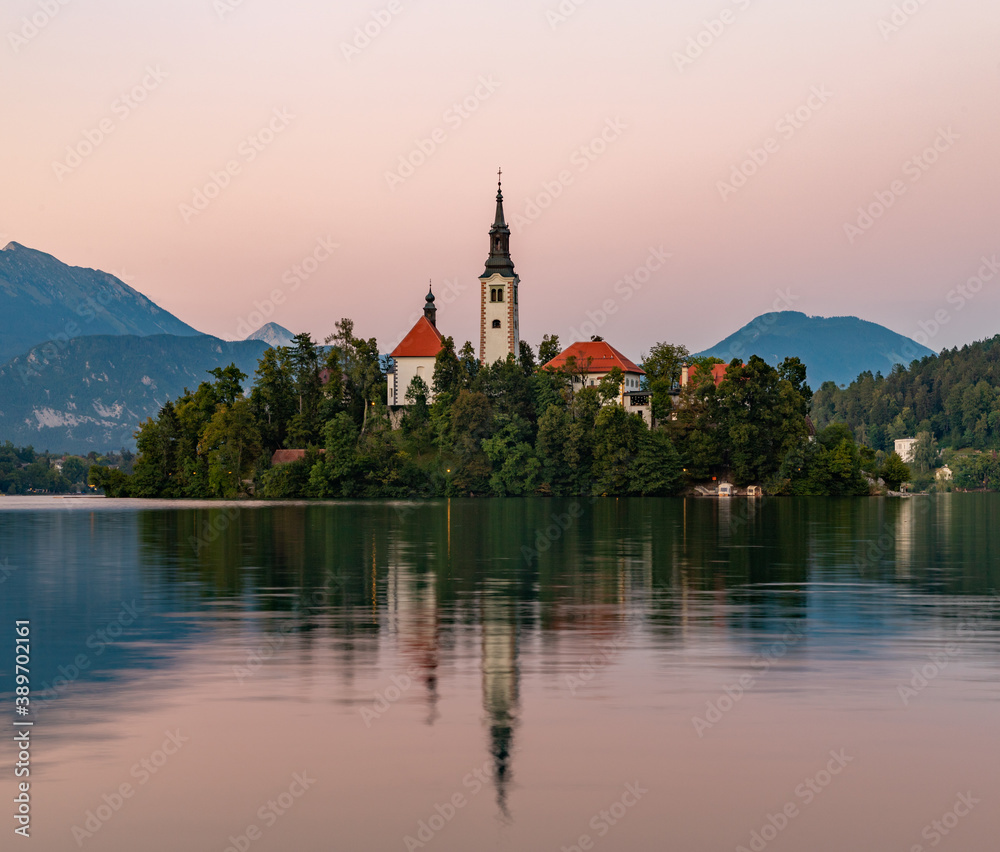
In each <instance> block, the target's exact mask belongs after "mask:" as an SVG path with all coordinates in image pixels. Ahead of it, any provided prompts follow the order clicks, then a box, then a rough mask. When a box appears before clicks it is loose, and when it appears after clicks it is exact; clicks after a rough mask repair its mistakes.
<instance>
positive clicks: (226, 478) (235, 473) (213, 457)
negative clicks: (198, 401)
mask: <svg viewBox="0 0 1000 852" xmlns="http://www.w3.org/2000/svg"><path fill="white" fill-rule="evenodd" d="M198 452H199V454H200V455H202V456H207V458H208V482H209V487H210V488H211V490H212V493H213V495H214V496H216V497H229V498H232V497H237V496H239V495H240V494H242V493H244V492H245V491H246V489H245V487H244V485H243V482H244V480H249V479H252V474H253V467H254V463H255V462H256V461H257V459H258V458H259V456H260V454H261V439H260V432H259V431H258V429H257V424H256V422H255V421H254V417H253V411H252V407H251V405H250V401H249V400H247V399H238V400H237V401H236V402H234V403H233V404H232V405H220V406H219V408H218V410H217V411H216V412H215V414H214V415H213V416H212V419H211V420H210V421H209V423H208V426H206V427H205V430H204V432H203V433H202V437H201V442H200V443H199V445H198Z"/></svg>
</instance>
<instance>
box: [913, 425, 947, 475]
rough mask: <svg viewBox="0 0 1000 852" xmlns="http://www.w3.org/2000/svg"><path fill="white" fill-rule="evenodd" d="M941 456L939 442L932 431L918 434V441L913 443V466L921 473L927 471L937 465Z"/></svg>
mask: <svg viewBox="0 0 1000 852" xmlns="http://www.w3.org/2000/svg"><path fill="white" fill-rule="evenodd" d="M940 458H941V451H940V450H939V449H938V442H937V439H935V437H934V435H933V434H931V433H930V432H920V433H918V434H917V443H916V444H914V445H913V467H914V468H915V469H916V470H917V471H919V472H920V473H927V472H928V471H931V470H933V469H934V468H935V467H937V464H938V461H939V460H940Z"/></svg>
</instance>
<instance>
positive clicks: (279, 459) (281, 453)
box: [271, 449, 326, 466]
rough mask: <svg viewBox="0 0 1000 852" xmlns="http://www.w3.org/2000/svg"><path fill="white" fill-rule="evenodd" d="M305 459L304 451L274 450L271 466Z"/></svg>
mask: <svg viewBox="0 0 1000 852" xmlns="http://www.w3.org/2000/svg"><path fill="white" fill-rule="evenodd" d="M320 452H321V453H325V452H326V450H322V449H321V450H320ZM305 457H306V451H305V450H275V451H274V455H273V456H271V465H272V466H273V465H276V464H289V463H290V462H297V461H302V459H304V458H305Z"/></svg>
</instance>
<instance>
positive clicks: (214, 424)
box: [92, 320, 869, 498]
mask: <svg viewBox="0 0 1000 852" xmlns="http://www.w3.org/2000/svg"><path fill="white" fill-rule="evenodd" d="M325 342H326V344H328V345H327V346H326V347H322V346H319V345H317V344H316V343H314V342H313V340H312V339H311V338H310V336H309V335H306V334H302V335H298V336H296V338H295V339H294V344H293V345H292V346H290V347H288V348H285V347H279V348H275V349H270V350H268V351H267V352H266V353H265V354H264V356H263V357H262V358H261V360H260V362H259V365H258V368H257V370H256V374H255V376H254V380H253V384H252V386H251V387H250V389H249V393H246V394H244V388H243V386H244V381H245V379H246V378H247V377H246V375H245V374H243V373H242V372H240V371H239V370H238V369H237V368H236V367H235V366H232V365H231V366H229V367H226V368H217V369H215V370H212V371H211V375H212V378H213V381H206V382H203V383H202V384H201V385H199V387H198V388H197V389H196V390H194V391H186V392H185V393H184V394H183V395H182V396H181V397H180V398H178V399H176V400H173V401H171V402H168V403H167V404H166V405H165V406H164V407H163V409H162V410H161V411H160V413H159V415H158V416H157V417H156V418H155V419H153V418H151V419H149V420H148V421H147V422H146V423H144V424H143V425H142V426H141V428H140V430H139V432H138V433H137V435H136V438H137V444H138V458H137V461H136V464H135V470H134V473H133V474H132V475H131V476H129V475H126V474H124V473H123V472H121V471H105V470H100V469H97V470H95V471H94V473H93V474H92V482H93V483H94V484H95V485H98V486H99V487H102V488H104V490H105V493H107V494H108V495H109V496H123V495H127V496H134V497H193V498H199V497H229V498H232V497H238V496H242V495H245V494H253V495H255V496H262V497H267V498H286V497H318V498H335V497H365V498H372V497H395V498H406V497H418V496H423V497H432V496H450V495H494V496H516V495H529V494H538V495H556V496H560V495H574V494H598V495H600V494H608V495H650V496H652V495H670V494H676V493H678V492H679V491H680V490H682V489H683V488H684V487H685V485H686V484H689V483H692V482H697V481H701V480H709V479H710V478H711V477H712V476H715V477H719V478H721V477H728V476H731V477H732V478H733V480H734V481H735V482H736V483H737V484H747V483H750V482H757V483H762V484H763V483H767V484H768V486H769V487H770V488H771V489H772V490H774V491H775V492H778V493H858V494H861V493H864V494H867V493H868V491H869V488H868V484H867V481H866V480H865V479H864V476H863V474H862V458H861V454H860V451H859V448H858V447H857V445H856V444H855V442H854V440H853V438H852V436H851V434H850V432H849V430H845V429H841V430H839V431H836V430H834V431H829V430H828V432H827V433H824V435H823V436H822V440H821V441H818V442H815V444H816V445H815V446H811V445H810V442H809V440H808V438H809V435H808V427H807V420H806V413H807V411H808V406H809V400H810V397H811V392H810V391H809V388H808V386H807V385H806V384H805V368H804V367H803V366H802V364H801V363H800V362H799V361H798V359H788V360H786V362H785V363H784V364H783V365H782V366H781V367H780V368H779V369H775V368H773V367H771V366H769V365H768V364H766V363H765V362H764V361H762V360H761V359H760V358H756V357H754V358H751V359H750V360H749V362H748V363H747V364H746V365H741V364H738V363H736V362H734V363H733V364H731V365H730V366H729V368H728V370H727V373H726V377H725V380H723V381H722V382H721V384H720V385H719V386H718V387H716V385H715V382H714V381H713V380H712V376H711V370H710V369H709V366H710V362H708V361H703V362H699V363H700V366H701V369H699V370H698V372H697V374H696V376H697V378H696V380H695V381H693V382H691V383H690V384H689V385H688V386H687V387H686V388H685V389H684V390H683V391H678V388H677V383H678V379H679V377H680V370H681V365H682V364H683V363H684V362H685V361H687V360H689V355H688V352H687V350H686V349H684V348H683V347H678V346H671V345H668V344H658V345H657V346H655V347H654V348H653V350H652V351H651V352H650V353H649V354H648V355H646V356H645V357H644V358H643V364H644V369H645V370H646V372H647V376H646V384H647V387H648V389H649V390H650V393H651V396H652V399H653V407H654V413H655V415H656V417H657V418H658V421H659V423H660V424H661V425H659V426H658V427H657V428H655V429H652V430H651V429H649V428H647V426H646V424H645V423H644V422H643V420H642V418H641V417H640V416H638V415H635V414H629V413H627V411H626V410H625V409H624V408H622V407H621V406H620V405H614V404H608V403H610V401H611V400H614V399H617V398H618V397H619V396H620V393H621V388H622V381H623V378H624V377H623V375H622V374H621V372H620V371H618V370H614V371H613V372H612V374H611V375H609V376H607V377H605V378H603V379H602V380H601V381H599V382H597V383H596V384H594V383H592V382H590V381H588V377H589V375H590V372H591V365H590V364H584V363H577V362H576V361H575V360H574V359H572V358H571V359H569V361H568V362H567V364H566V366H565V367H564V368H563V369H561V370H558V371H552V370H541V369H539V364H545V363H547V362H548V361H549V360H551V359H552V358H554V357H555V356H556V355H557V354H558V353H559V352H560V348H561V347H560V344H559V340H558V338H556V337H555V336H549V335H546V336H545V338H544V339H543V341H542V343H541V345H540V347H539V349H538V357H537V359H536V357H535V352H534V350H533V349H532V348H531V347H530V346H528V345H527V344H525V343H523V342H522V344H521V348H520V351H519V353H518V357H514V356H513V355H511V356H508V358H507V360H506V361H500V362H497V363H496V364H493V365H489V366H482V365H481V364H480V363H479V360H478V359H477V358H476V355H475V351H474V349H473V347H472V345H471V343H466V344H465V345H464V346H462V347H461V349H460V350H457V351H456V347H455V343H454V341H453V340H452V339H451V338H445V340H444V343H443V348H442V351H441V352H440V353H439V355H438V357H437V360H436V364H435V369H434V374H433V377H432V386H431V388H428V386H427V385H426V384H425V383H424V382H423V381H422V380H421V379H420V378H416V379H414V380H413V382H412V383H411V385H410V387H409V388H408V389H407V394H406V397H407V401H408V402H409V403H410V405H408V406H407V407H406V408H405V409H403V410H402V411H401V412H396V413H391V412H389V411H388V410H387V408H386V404H385V398H386V369H387V366H388V365H387V364H386V363H385V362H384V359H380V357H379V354H378V352H379V350H378V346H377V343H376V341H375V339H374V338H371V339H363V338H360V337H357V336H355V334H354V326H353V323H352V322H351V321H350V320H342V321H341V322H339V323H337V326H336V331H335V333H334V334H333V335H331V336H330V337H329V338H327V339H326V341H325ZM432 389H433V394H432V393H431V390H432ZM394 418H396V419H394ZM283 448H284V449H291V448H295V449H304V450H306V453H305V456H304V458H302V459H300V460H298V461H294V462H291V463H288V464H280V465H275V466H273V467H272V466H271V458H272V455H273V453H274V451H275V450H278V449H283Z"/></svg>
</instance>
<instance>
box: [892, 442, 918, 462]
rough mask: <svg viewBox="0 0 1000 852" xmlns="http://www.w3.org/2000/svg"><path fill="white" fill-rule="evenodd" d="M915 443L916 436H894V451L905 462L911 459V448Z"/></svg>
mask: <svg viewBox="0 0 1000 852" xmlns="http://www.w3.org/2000/svg"><path fill="white" fill-rule="evenodd" d="M916 445H917V439H916V438H896V442H895V447H894V449H895V451H896V453H897V455H899V457H900V458H901V459H902V460H903V461H904V462H905V463H906V464H909V463H910V462H911V461H913V448H914V447H915V446H916Z"/></svg>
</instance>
